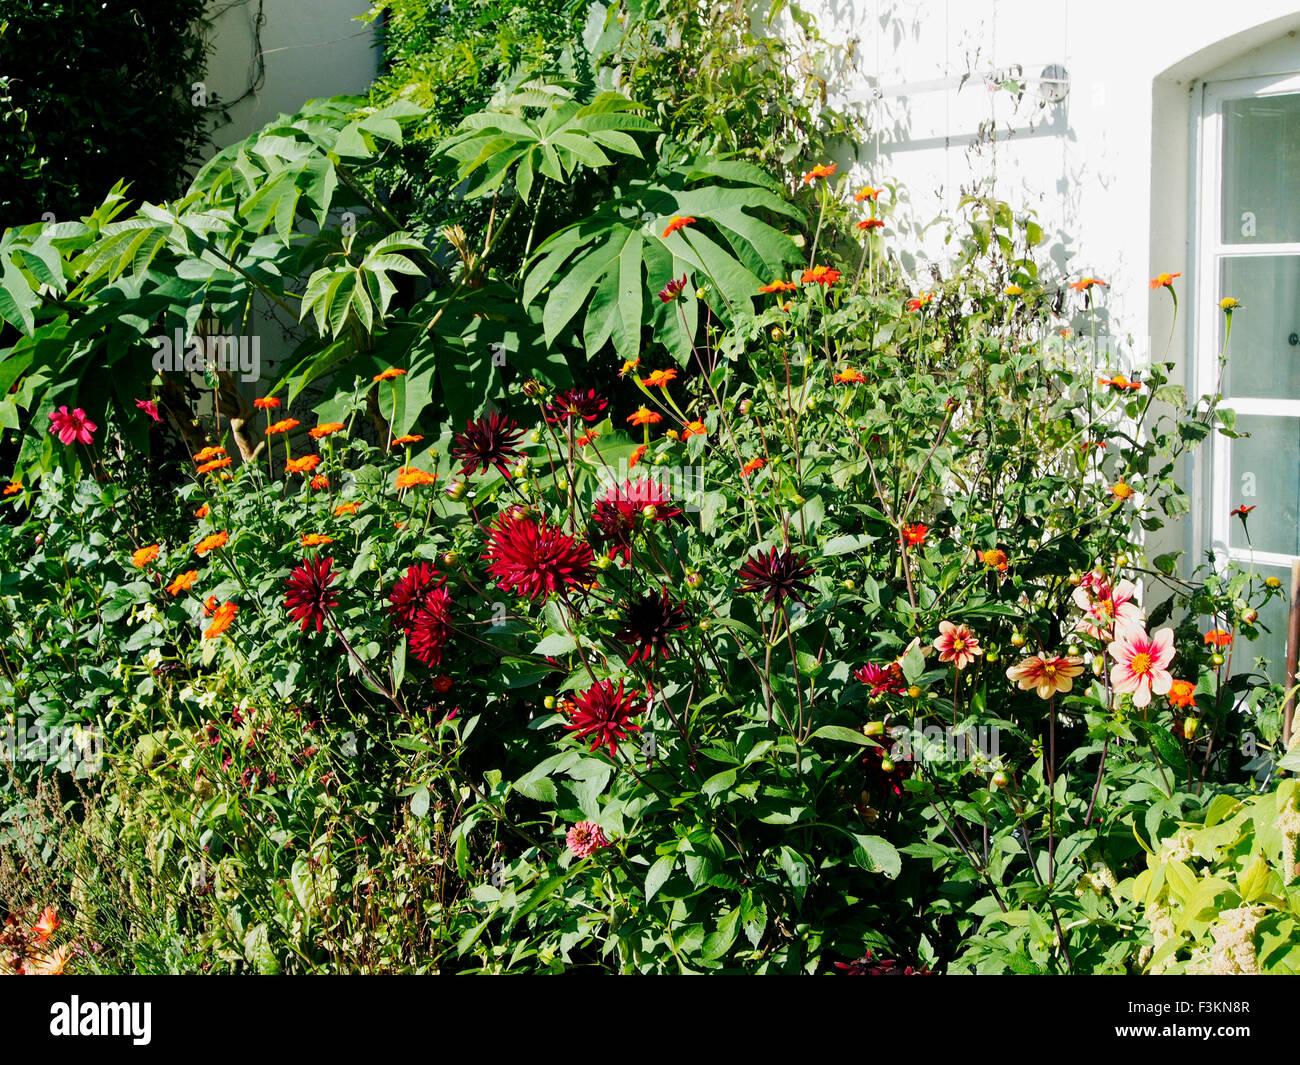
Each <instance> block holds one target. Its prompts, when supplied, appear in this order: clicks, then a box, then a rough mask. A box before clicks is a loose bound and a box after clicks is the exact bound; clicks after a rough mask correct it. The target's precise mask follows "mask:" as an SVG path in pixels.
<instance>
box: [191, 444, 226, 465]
mask: <svg viewBox="0 0 1300 1065" xmlns="http://www.w3.org/2000/svg"><path fill="white" fill-rule="evenodd" d="M225 453H226V449H225V448H224V447H212V446H211V445H209V446H207V447H205V448H204V449H203V450H202V451H200V452H199V453H198V454H197V455H195V456H194V461H195V462H207V461H208V459H214V458H216V457H217V456H218V455H224V454H225Z"/></svg>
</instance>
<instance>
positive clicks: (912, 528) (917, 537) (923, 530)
mask: <svg viewBox="0 0 1300 1065" xmlns="http://www.w3.org/2000/svg"><path fill="white" fill-rule="evenodd" d="M929 532H930V527H929V526H928V525H922V524H921V523H920V522H919V521H918V522H914V523H913V524H911V525H904V526H903V540H904V541H905V542H906V544H907V546H908V547H920V546H921V545H922V544H923V543H925V538H926V536H927V534H928V533H929Z"/></svg>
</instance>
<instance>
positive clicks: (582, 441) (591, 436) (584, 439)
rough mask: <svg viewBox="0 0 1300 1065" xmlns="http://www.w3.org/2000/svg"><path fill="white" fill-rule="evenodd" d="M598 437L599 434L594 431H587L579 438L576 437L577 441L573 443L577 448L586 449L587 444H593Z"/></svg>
mask: <svg viewBox="0 0 1300 1065" xmlns="http://www.w3.org/2000/svg"><path fill="white" fill-rule="evenodd" d="M599 436H600V433H598V432H597V431H596V430H595V429H588V430H587V431H586V432H585V433H583V434H582V435H581V436H580V437H578V439H577V440H575V441H574V443H575V444H577V445H578V446H579V447H586V446H587V445H588V444H590V443H592V442H594V441H595V440H596V438H597V437H599Z"/></svg>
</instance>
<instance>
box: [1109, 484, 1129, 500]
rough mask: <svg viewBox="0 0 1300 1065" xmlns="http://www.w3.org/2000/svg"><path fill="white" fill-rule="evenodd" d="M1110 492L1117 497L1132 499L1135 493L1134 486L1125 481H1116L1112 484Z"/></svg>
mask: <svg viewBox="0 0 1300 1065" xmlns="http://www.w3.org/2000/svg"><path fill="white" fill-rule="evenodd" d="M1110 494H1111V495H1113V496H1114V497H1115V498H1116V499H1132V498H1133V494H1134V490H1133V486H1132V485H1131V484H1128V483H1127V482H1125V481H1116V482H1115V483H1114V484H1113V485H1111V486H1110Z"/></svg>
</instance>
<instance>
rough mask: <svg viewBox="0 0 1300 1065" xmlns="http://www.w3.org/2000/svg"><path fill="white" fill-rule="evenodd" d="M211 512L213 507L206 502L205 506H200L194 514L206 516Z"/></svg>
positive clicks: (199, 516) (200, 516) (197, 516)
mask: <svg viewBox="0 0 1300 1065" xmlns="http://www.w3.org/2000/svg"><path fill="white" fill-rule="evenodd" d="M211 513H212V508H211V507H210V506H208V505H207V504H206V503H204V504H203V506H201V507H199V509H198V510H196V511H195V512H194V516H195V517H196V518H206V517H207V516H208V515H209V514H211Z"/></svg>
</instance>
